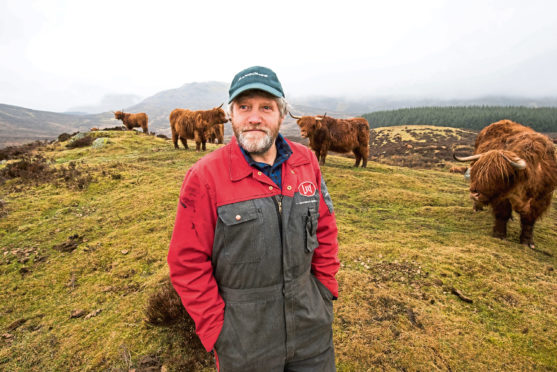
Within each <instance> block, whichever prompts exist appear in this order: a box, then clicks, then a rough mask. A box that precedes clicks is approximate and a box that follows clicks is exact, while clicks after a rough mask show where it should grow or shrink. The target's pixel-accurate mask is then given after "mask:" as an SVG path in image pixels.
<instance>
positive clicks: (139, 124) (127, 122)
mask: <svg viewBox="0 0 557 372" xmlns="http://www.w3.org/2000/svg"><path fill="white" fill-rule="evenodd" d="M112 112H113V113H114V118H115V119H118V120H122V124H124V126H125V127H126V128H127V129H128V130H132V129H133V128H141V129H143V133H149V129H148V126H147V125H148V121H149V117H148V116H147V114H146V113H144V112H140V113H137V114H129V113H125V112H124V111H116V112H114V111H112Z"/></svg>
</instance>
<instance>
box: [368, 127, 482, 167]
mask: <svg viewBox="0 0 557 372" xmlns="http://www.w3.org/2000/svg"><path fill="white" fill-rule="evenodd" d="M476 136H477V133H475V132H472V131H468V130H460V129H454V128H442V127H439V128H430V127H416V128H414V127H413V126H404V127H389V128H377V129H374V130H372V132H371V144H370V157H369V159H370V160H372V161H376V162H379V163H382V164H388V165H396V166H403V167H409V168H428V169H430V168H444V167H446V166H447V163H448V162H452V161H453V151H458V152H459V153H461V154H472V153H473V151H474V142H475V140H476Z"/></svg>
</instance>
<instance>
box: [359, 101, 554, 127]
mask: <svg viewBox="0 0 557 372" xmlns="http://www.w3.org/2000/svg"><path fill="white" fill-rule="evenodd" d="M363 117H365V118H366V119H367V120H368V121H369V123H370V126H371V127H372V128H375V127H384V126H391V125H424V124H427V125H436V126H444V127H453V128H461V129H471V130H475V131H480V130H481V129H482V128H484V127H485V126H487V125H489V124H491V123H494V122H496V121H499V120H502V119H509V120H512V121H515V122H517V123H521V124H523V125H527V126H529V127H530V128H532V129H534V130H535V131H538V132H541V133H552V132H555V131H557V123H556V122H555V117H557V108H556V107H524V106H513V107H510V106H466V107H456V106H453V107H434V106H431V107H415V108H405V109H398V110H391V111H378V112H372V113H368V114H364V115H363Z"/></svg>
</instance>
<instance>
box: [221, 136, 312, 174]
mask: <svg viewBox="0 0 557 372" xmlns="http://www.w3.org/2000/svg"><path fill="white" fill-rule="evenodd" d="M285 140H286V142H287V143H288V145H289V146H290V148H291V149H292V155H290V157H289V158H288V160H287V161H286V163H287V164H288V165H290V166H291V167H297V166H300V165H304V164H308V163H310V162H311V159H310V158H309V156H308V154H309V152H308V153H306V152H305V151H299V150H298V149H296V146H295V145H294V144H293V143H292V141H290V140H288V139H286V138H285ZM228 146H229V147H228V148H229V154H230V163H229V167H230V179H231V180H232V181H239V180H241V179H242V178H245V177H247V176H249V175H250V174H252V173H253V172H254V168H252V167H251V166H250V165H249V164H248V162H247V161H246V158H245V157H244V154H242V150H241V149H240V145H238V141H237V140H236V137H235V136H232V139H231V140H230V144H229V145H228Z"/></svg>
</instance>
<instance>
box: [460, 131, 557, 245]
mask: <svg viewBox="0 0 557 372" xmlns="http://www.w3.org/2000/svg"><path fill="white" fill-rule="evenodd" d="M474 153H475V155H472V156H468V157H457V156H455V159H456V160H459V161H472V163H471V166H470V198H471V199H472V200H473V201H474V210H479V209H481V207H483V206H484V205H491V207H492V209H493V214H494V216H495V225H494V227H493V236H495V237H497V238H501V239H504V238H506V236H507V222H508V220H509V219H510V218H511V215H512V211H513V210H514V211H515V212H516V213H518V214H519V215H520V224H521V228H522V231H521V234H520V243H521V244H525V245H527V246H529V247H530V248H534V239H533V235H534V223H535V222H536V220H537V219H538V218H539V217H541V216H542V215H543V214H544V212H546V211H547V209H548V208H549V206H550V204H551V198H552V194H553V190H554V189H555V187H557V159H556V158H555V147H554V146H553V144H552V143H551V141H550V140H549V138H547V137H546V136H544V135H542V134H539V133H537V132H535V131H534V130H533V129H531V128H528V127H525V126H523V125H520V124H518V123H515V122H512V121H510V120H501V121H498V122H496V123H493V124H491V125H489V126H487V127H485V128H484V129H482V131H481V132H480V133H479V134H478V137H477V139H476V145H475V151H474Z"/></svg>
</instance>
